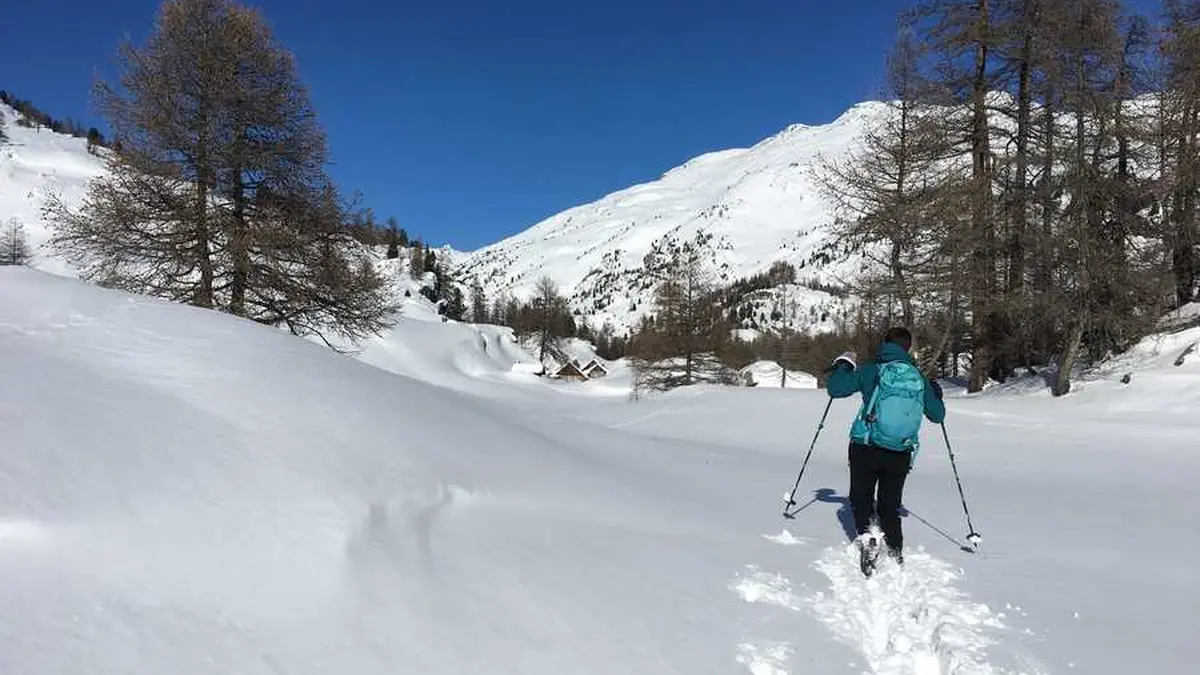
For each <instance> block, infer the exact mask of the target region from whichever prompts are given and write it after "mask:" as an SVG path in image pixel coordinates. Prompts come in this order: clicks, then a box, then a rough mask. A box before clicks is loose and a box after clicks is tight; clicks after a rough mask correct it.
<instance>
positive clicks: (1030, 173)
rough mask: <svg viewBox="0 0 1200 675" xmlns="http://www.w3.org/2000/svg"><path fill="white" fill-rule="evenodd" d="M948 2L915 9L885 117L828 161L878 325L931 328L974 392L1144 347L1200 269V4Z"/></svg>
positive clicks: (864, 294)
mask: <svg viewBox="0 0 1200 675" xmlns="http://www.w3.org/2000/svg"><path fill="white" fill-rule="evenodd" d="M1162 10H1163V11H1162V15H1161V17H1160V20H1159V21H1157V22H1156V21H1152V20H1151V19H1149V18H1147V17H1144V16H1139V15H1136V14H1133V13H1130V12H1128V11H1127V10H1126V8H1125V7H1123V6H1122V4H1121V3H1120V2H1117V1H1116V0H934V1H931V2H926V3H923V4H921V5H919V6H917V7H915V8H913V9H912V10H911V11H909V12H906V13H905V14H903V15H902V17H901V21H900V30H899V33H898V38H897V40H896V43H895V45H894V47H893V49H892V52H891V55H890V58H889V60H888V64H887V75H888V80H887V81H888V87H887V92H886V94H887V96H886V100H887V102H886V111H885V113H884V116H883V119H882V121H881V122H880V123H879V124H878V125H876V126H874V127H873V128H872V129H870V131H869V132H868V134H867V135H866V137H865V138H864V139H863V141H862V143H861V144H860V146H859V148H858V150H857V151H856V153H855V154H854V155H853V156H852V157H850V158H848V159H845V160H841V161H827V162H825V163H824V164H823V165H822V166H821V168H820V170H819V172H818V179H819V181H820V182H821V183H822V184H823V185H824V186H825V187H826V188H827V190H826V194H827V195H828V196H829V198H830V199H831V200H833V201H834V203H835V204H836V205H837V207H838V209H837V211H838V221H837V229H838V235H839V236H840V237H841V238H842V239H843V240H844V241H845V242H847V243H848V244H849V245H850V246H851V247H852V248H854V250H856V251H857V252H858V253H859V254H860V255H862V257H863V260H864V274H863V276H862V278H861V279H860V280H859V282H858V283H857V284H855V287H854V288H853V290H854V291H855V293H856V294H857V296H858V297H860V298H861V299H862V305H861V322H862V324H863V325H864V326H867V327H871V328H873V329H878V328H879V327H880V326H883V325H886V324H888V323H893V322H895V323H903V324H906V325H910V326H915V327H916V328H917V330H918V342H919V343H920V344H922V345H923V346H922V349H921V352H920V356H921V359H922V362H923V363H924V365H925V366H926V367H927V368H928V369H929V370H930V371H940V372H947V371H949V370H952V369H955V368H957V363H958V360H959V359H958V357H960V356H962V357H965V358H966V359H967V360H968V361H969V370H968V372H967V375H968V381H969V389H970V390H971V391H977V390H979V389H981V388H982V387H983V386H984V384H985V383H986V381H987V380H989V379H997V380H1004V379H1005V378H1007V377H1009V376H1011V374H1012V373H1014V372H1015V371H1016V370H1017V368H1020V367H1027V368H1034V367H1038V366H1043V365H1047V364H1054V367H1055V368H1056V370H1057V372H1056V374H1055V377H1054V383H1053V391H1054V393H1055V394H1056V395H1061V394H1064V393H1066V392H1067V391H1069V389H1070V375H1071V372H1072V369H1073V368H1074V367H1075V366H1077V365H1079V364H1082V363H1086V362H1089V361H1093V360H1096V359H1100V358H1103V357H1104V356H1105V355H1107V354H1109V353H1113V352H1117V351H1121V350H1123V349H1126V348H1128V347H1129V346H1130V345H1131V344H1132V343H1133V342H1134V341H1136V340H1137V339H1139V338H1140V337H1142V336H1144V335H1145V334H1146V333H1147V332H1149V331H1150V330H1152V329H1153V327H1154V326H1155V324H1156V321H1157V320H1158V318H1159V317H1160V316H1162V314H1163V313H1164V312H1165V311H1167V310H1170V309H1172V308H1174V307H1178V306H1179V305H1182V304H1185V303H1188V302H1190V301H1193V300H1195V299H1196V293H1197V282H1198V281H1200V258H1198V257H1197V245H1198V244H1200V237H1198V234H1197V224H1196V202H1197V196H1198V194H1200V172H1198V171H1197V169H1198V166H1200V155H1197V148H1196V143H1197V140H1196V139H1197V134H1198V133H1200V69H1197V68H1196V64H1197V63H1200V2H1198V1H1197V0H1166V2H1164V3H1163V6H1162Z"/></svg>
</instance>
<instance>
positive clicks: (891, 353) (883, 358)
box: [875, 342, 912, 363]
mask: <svg viewBox="0 0 1200 675" xmlns="http://www.w3.org/2000/svg"><path fill="white" fill-rule="evenodd" d="M875 360H876V361H879V362H880V363H887V362H888V361H908V362H910V363H911V362H912V357H911V356H909V354H908V352H906V351H904V347H901V346H900V345H898V344H896V343H895V342H885V343H883V344H882V345H880V346H879V351H877V352H875Z"/></svg>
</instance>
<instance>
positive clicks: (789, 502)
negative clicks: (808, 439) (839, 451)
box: [783, 396, 833, 518]
mask: <svg viewBox="0 0 1200 675" xmlns="http://www.w3.org/2000/svg"><path fill="white" fill-rule="evenodd" d="M831 405H833V397H832V396H830V397H829V402H828V403H826V404H825V412H824V413H822V414H821V421H820V422H819V423H817V433H815V434H813V439H812V444H811V445H809V446H808V454H806V455H805V456H804V463H803V464H801V465H800V474H799V475H798V476H796V484H795V485H793V486H792V493H791V494H790V495H788V500H787V504H785V505H784V507H783V517H784V518H791V517H792V516H790V515H788V510H789V509H791V508H792V507H793V506H795V505H796V489H797V488H799V487H800V479H801V478H803V477H804V469H805V468H806V467H807V466H808V458H809V457H812V453H813V448H815V447H817V437H819V436H820V435H821V429H824V428H825V418H826V417H828V416H829V406H831Z"/></svg>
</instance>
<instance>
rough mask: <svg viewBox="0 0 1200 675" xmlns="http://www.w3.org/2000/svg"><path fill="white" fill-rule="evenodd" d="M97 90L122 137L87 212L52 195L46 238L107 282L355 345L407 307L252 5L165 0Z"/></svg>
mask: <svg viewBox="0 0 1200 675" xmlns="http://www.w3.org/2000/svg"><path fill="white" fill-rule="evenodd" d="M117 65H118V71H119V75H118V78H117V81H115V82H99V83H98V84H97V85H96V87H95V91H94V94H95V99H96V106H97V108H98V109H99V111H100V113H101V115H102V116H103V117H104V119H105V121H106V122H107V124H108V126H109V127H110V128H111V130H112V132H113V134H114V141H115V142H114V144H113V148H114V152H112V153H107V155H106V160H105V161H106V162H107V166H108V171H107V172H105V173H104V174H103V175H101V176H100V177H98V178H96V179H94V180H93V181H92V182H91V183H90V184H89V186H88V190H87V193H86V195H85V196H84V198H83V200H82V203H81V204H80V206H78V207H73V206H70V205H68V204H67V203H65V202H64V201H63V200H62V199H61V197H59V196H57V195H55V196H52V197H51V198H50V199H49V200H48V201H47V203H46V217H47V219H48V220H49V221H50V222H51V223H52V225H53V234H52V237H51V239H50V242H49V245H50V246H51V247H52V248H53V249H55V250H56V251H58V252H59V253H60V254H62V255H63V257H64V258H66V259H67V260H68V261H69V262H70V263H72V264H73V265H74V266H75V267H76V268H77V269H78V270H80V273H81V276H82V278H84V279H85V280H88V281H91V282H94V283H98V284H100V285H103V286H108V287H113V288H119V289H122V290H126V291H130V292H134V293H141V294H147V295H153V296H158V297H163V298H167V299H170V300H174V301H178V302H183V303H188V304H191V305H195V306H198V307H203V308H209V309H213V310H217V311H222V312H227V313H230V314H233V315H236V316H240V317H245V318H246V319H249V320H252V321H256V322H259V323H262V324H266V325H270V326H277V327H281V328H284V329H287V330H289V331H291V332H292V333H294V334H296V335H302V336H317V337H319V338H321V339H322V340H324V341H325V342H326V343H327V344H330V345H331V346H333V343H332V342H331V341H330V340H331V338H332V337H334V336H338V337H342V338H346V339H350V340H354V339H358V338H361V337H364V336H366V335H368V334H371V333H375V332H377V331H379V330H381V329H383V328H385V327H386V326H388V325H390V321H391V316H392V314H393V312H394V311H395V309H396V308H397V307H396V304H395V302H394V298H392V297H391V293H390V290H389V289H388V287H387V284H386V283H385V281H386V280H385V279H384V278H383V276H382V275H381V274H380V272H379V270H378V269H377V267H376V265H375V264H374V262H373V256H372V255H371V252H370V250H369V249H368V248H367V247H366V246H364V245H363V244H362V243H361V242H359V241H358V240H356V239H355V237H354V236H353V235H352V233H351V228H349V227H347V225H348V224H351V223H354V222H357V221H358V220H360V219H361V209H360V208H359V207H358V205H357V204H356V203H354V202H353V200H350V199H347V198H345V197H344V196H343V195H342V194H341V192H340V191H339V190H338V188H337V187H336V186H335V185H334V184H333V181H332V180H331V179H330V177H329V175H328V174H327V171H326V166H327V164H328V157H327V149H326V139H325V134H324V131H323V129H322V127H321V125H320V123H319V121H318V119H317V115H316V112H315V110H314V109H313V107H312V105H311V102H310V100H309V94H308V91H307V89H306V87H305V86H304V84H303V83H302V81H301V80H300V78H299V75H298V72H297V66H296V63H295V60H294V58H293V57H292V55H291V54H290V52H288V51H287V50H286V49H285V48H284V47H283V46H282V45H281V44H279V43H278V41H277V40H276V38H275V37H274V36H273V34H272V32H271V30H270V28H269V26H268V25H267V22H266V20H265V19H264V17H263V16H262V15H261V14H260V13H259V12H258V11H257V10H254V9H251V8H248V7H246V6H243V5H239V4H237V3H235V2H232V1H231V0H167V1H166V2H163V3H162V5H161V6H160V8H159V10H158V13H157V16H156V17H155V21H154V24H153V26H152V30H151V31H150V34H149V36H148V38H147V39H146V41H145V42H144V44H140V45H135V44H133V43H131V42H128V41H125V42H122V43H120V45H119V47H118V53H117Z"/></svg>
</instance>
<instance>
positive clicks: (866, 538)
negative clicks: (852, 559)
mask: <svg viewBox="0 0 1200 675" xmlns="http://www.w3.org/2000/svg"><path fill="white" fill-rule="evenodd" d="M855 543H857V544H858V566H859V569H861V570H862V573H863V575H864V576H868V577H869V576H871V575H872V574H874V572H875V567H876V565H877V564H878V563H879V549H880V548H881V547H880V545H879V537H878V536H877V535H875V534H873V533H869V532H868V533H866V534H863V535H861V536H860V537H859V538H858V539H856V540H855Z"/></svg>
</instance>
